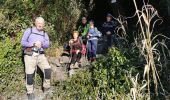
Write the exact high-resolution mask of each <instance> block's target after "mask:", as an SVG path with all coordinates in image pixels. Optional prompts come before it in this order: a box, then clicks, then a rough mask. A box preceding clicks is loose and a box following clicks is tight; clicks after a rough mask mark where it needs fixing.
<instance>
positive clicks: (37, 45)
mask: <svg viewBox="0 0 170 100" xmlns="http://www.w3.org/2000/svg"><path fill="white" fill-rule="evenodd" d="M34 45H35V46H36V47H38V48H41V47H42V43H41V42H40V41H36V42H35V44H34Z"/></svg>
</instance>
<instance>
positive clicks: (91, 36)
mask: <svg viewBox="0 0 170 100" xmlns="http://www.w3.org/2000/svg"><path fill="white" fill-rule="evenodd" d="M89 24H90V28H89V31H88V35H87V38H88V45H87V52H88V53H87V58H88V61H90V62H93V61H95V60H96V52H97V43H98V38H99V37H101V32H100V31H98V29H97V28H96V27H95V26H94V21H93V20H91V21H90V22H89Z"/></svg>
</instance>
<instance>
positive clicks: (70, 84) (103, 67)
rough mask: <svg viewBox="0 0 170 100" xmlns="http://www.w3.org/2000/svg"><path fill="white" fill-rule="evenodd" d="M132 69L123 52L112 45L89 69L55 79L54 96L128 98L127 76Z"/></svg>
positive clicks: (81, 99) (80, 99)
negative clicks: (63, 79)
mask: <svg viewBox="0 0 170 100" xmlns="http://www.w3.org/2000/svg"><path fill="white" fill-rule="evenodd" d="M136 71H137V70H136V69H135V67H133V66H132V65H131V64H130V61H129V60H128V59H127V58H126V57H125V56H124V54H123V53H122V52H120V51H119V50H118V49H116V48H113V49H111V50H110V51H109V53H108V54H107V56H105V57H102V58H100V59H99V60H98V61H97V62H96V63H94V64H92V67H91V68H90V69H89V70H83V71H82V72H80V73H78V74H77V75H75V76H73V77H72V78H71V79H70V80H68V81H66V82H61V83H56V85H57V86H56V92H55V95H54V97H59V98H61V99H62V100H70V98H71V99H73V100H74V99H78V100H87V99H92V100H95V99H97V98H98V99H99V98H100V99H102V100H108V99H116V100H117V99H123V98H124V97H129V98H130V90H131V88H132V82H131V77H132V75H133V74H134V75H136V73H137V72H136Z"/></svg>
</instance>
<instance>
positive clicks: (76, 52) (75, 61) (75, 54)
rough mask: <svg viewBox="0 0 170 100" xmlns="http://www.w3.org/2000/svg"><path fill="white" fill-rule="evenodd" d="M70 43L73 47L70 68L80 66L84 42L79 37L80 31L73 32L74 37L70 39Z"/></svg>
mask: <svg viewBox="0 0 170 100" xmlns="http://www.w3.org/2000/svg"><path fill="white" fill-rule="evenodd" d="M69 45H70V48H71V51H70V53H71V64H70V68H71V69H73V68H78V67H79V65H80V59H81V51H82V43H81V39H80V38H79V33H78V31H74V32H73V39H71V40H70V41H69Z"/></svg>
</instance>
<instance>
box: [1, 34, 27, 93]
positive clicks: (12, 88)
mask: <svg viewBox="0 0 170 100" xmlns="http://www.w3.org/2000/svg"><path fill="white" fill-rule="evenodd" d="M21 36H22V33H18V35H17V38H15V39H11V38H9V37H7V38H6V39H5V40H4V41H0V48H1V49H0V84H1V85H0V91H1V93H3V94H5V95H6V96H11V95H13V94H15V93H17V92H22V90H23V88H24V87H23V85H24V84H23V83H24V66H23V62H22V49H21V45H20V40H21Z"/></svg>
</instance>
